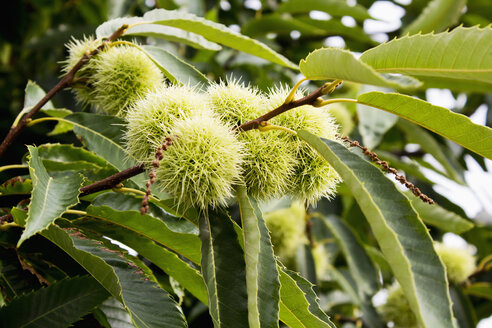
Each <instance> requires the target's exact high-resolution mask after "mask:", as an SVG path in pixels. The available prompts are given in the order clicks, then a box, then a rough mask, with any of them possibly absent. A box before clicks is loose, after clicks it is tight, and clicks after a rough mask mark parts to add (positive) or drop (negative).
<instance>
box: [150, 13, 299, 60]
mask: <svg viewBox="0 0 492 328" xmlns="http://www.w3.org/2000/svg"><path fill="white" fill-rule="evenodd" d="M143 19H144V21H146V22H149V23H152V24H159V25H167V26H172V27H177V28H180V29H182V30H185V31H188V32H193V33H196V34H199V35H201V36H203V37H205V38H206V39H208V40H209V41H212V42H217V43H219V44H223V45H225V46H227V47H231V48H233V49H237V50H240V51H243V52H245V53H248V54H251V55H254V56H257V57H260V58H263V59H266V60H269V61H271V62H273V63H276V64H280V65H283V66H286V67H289V68H292V69H297V65H295V64H294V63H292V62H291V61H289V60H288V59H287V58H285V57H284V56H282V55H280V54H278V53H276V52H275V51H273V50H272V49H270V48H269V47H268V46H266V45H265V44H263V43H261V42H259V41H256V40H253V39H250V38H248V37H247V36H244V35H242V34H240V33H237V32H235V31H233V30H231V29H230V28H228V27H227V26H225V25H222V24H219V23H215V22H212V21H209V20H206V19H204V18H202V17H197V16H195V15H193V14H190V13H186V12H182V11H174V10H173V11H169V10H165V9H154V10H151V11H148V12H146V13H145V15H144V16H143Z"/></svg>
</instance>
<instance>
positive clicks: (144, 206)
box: [140, 137, 173, 215]
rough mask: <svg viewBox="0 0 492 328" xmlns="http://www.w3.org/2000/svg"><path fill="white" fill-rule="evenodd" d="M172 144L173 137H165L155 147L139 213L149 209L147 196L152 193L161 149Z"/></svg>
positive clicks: (160, 157)
mask: <svg viewBox="0 0 492 328" xmlns="http://www.w3.org/2000/svg"><path fill="white" fill-rule="evenodd" d="M172 144H173V139H172V138H171V137H166V138H165V139H164V142H163V143H162V146H160V147H159V148H157V150H156V152H155V159H154V160H153V161H152V171H150V173H149V181H147V191H146V192H145V196H144V198H143V199H142V208H141V209H140V214H142V215H145V214H147V212H148V211H149V197H150V195H151V194H152V190H151V189H150V188H151V187H152V185H153V184H154V182H155V171H156V170H157V169H158V168H159V165H160V161H161V160H162V159H163V158H164V155H163V153H162V152H163V151H167V148H168V147H169V146H171V145H172Z"/></svg>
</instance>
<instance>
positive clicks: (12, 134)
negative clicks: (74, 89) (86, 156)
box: [0, 24, 128, 157]
mask: <svg viewBox="0 0 492 328" xmlns="http://www.w3.org/2000/svg"><path fill="white" fill-rule="evenodd" d="M127 28H128V25H126V24H125V25H123V26H121V27H120V28H119V29H117V30H116V31H115V32H114V33H113V34H112V35H111V36H110V37H109V38H107V39H106V40H104V42H103V43H102V44H101V45H100V46H99V47H97V48H96V49H94V50H92V51H91V52H90V53H86V54H84V56H82V58H80V60H79V61H78V62H77V63H76V64H75V65H74V67H73V68H72V69H71V70H70V71H69V72H68V73H67V74H66V75H65V76H64V77H63V78H62V79H61V80H60V81H59V82H58V83H57V84H56V85H55V86H54V87H53V88H52V89H51V90H50V91H48V93H47V94H46V95H45V96H44V97H43V98H42V99H41V100H40V101H39V102H38V103H37V104H36V105H35V106H34V107H33V108H32V109H31V110H30V111H29V113H27V114H26V115H24V117H23V118H22V120H21V121H20V122H19V123H18V124H17V125H16V126H13V127H11V128H10V130H9V132H8V134H7V135H6V136H5V139H3V141H2V143H1V144H0V157H2V155H3V154H4V153H5V151H6V150H7V148H8V147H9V146H10V145H11V144H12V142H13V141H14V139H15V138H16V137H17V136H18V135H19V133H20V132H21V130H22V129H23V128H24V127H25V126H26V125H27V123H28V122H29V121H30V120H31V117H33V116H34V115H35V114H36V113H37V112H38V111H39V110H40V109H41V108H42V107H43V106H44V105H45V104H46V103H47V102H48V101H49V100H50V99H51V98H53V96H54V95H55V94H56V93H58V92H59V91H60V90H63V89H65V88H66V87H68V86H69V85H70V84H71V83H72V81H73V79H74V77H75V73H77V71H78V70H79V69H80V68H81V67H82V66H84V65H85V64H86V63H87V62H88V61H89V59H90V58H91V57H92V56H94V55H96V54H97V53H98V52H99V51H100V50H101V49H102V48H104V47H105V46H106V44H107V43H109V42H112V41H114V40H115V39H117V38H119V37H120V36H122V35H123V33H124V32H125V31H126V29H127Z"/></svg>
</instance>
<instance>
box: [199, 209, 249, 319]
mask: <svg viewBox="0 0 492 328" xmlns="http://www.w3.org/2000/svg"><path fill="white" fill-rule="evenodd" d="M200 240H201V241H202V260H201V266H202V275H203V279H204V280H205V284H206V286H207V291H208V306H209V312H210V315H211V317H212V320H213V322H214V327H215V328H228V327H238V328H240V327H245V328H247V327H249V325H248V293H247V289H246V274H245V272H246V265H245V262H244V255H243V251H242V249H241V246H240V244H239V242H238V240H237V237H236V232H235V230H234V226H233V224H232V222H231V220H230V219H229V217H228V215H227V214H226V213H224V212H223V211H220V212H216V211H211V210H209V213H207V214H203V215H202V216H201V217H200Z"/></svg>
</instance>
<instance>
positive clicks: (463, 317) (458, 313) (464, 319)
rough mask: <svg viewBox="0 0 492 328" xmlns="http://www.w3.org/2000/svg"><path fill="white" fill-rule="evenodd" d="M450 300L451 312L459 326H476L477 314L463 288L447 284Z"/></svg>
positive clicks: (470, 327)
mask: <svg viewBox="0 0 492 328" xmlns="http://www.w3.org/2000/svg"><path fill="white" fill-rule="evenodd" d="M449 291H450V292H451V300H452V301H453V312H454V315H455V317H456V320H457V321H458V326H459V327H460V328H476V327H477V316H476V314H475V309H474V308H473V304H472V303H471V302H470V299H469V298H468V296H467V295H466V294H465V293H464V292H463V290H462V289H461V288H460V287H458V286H456V285H451V286H449Z"/></svg>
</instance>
